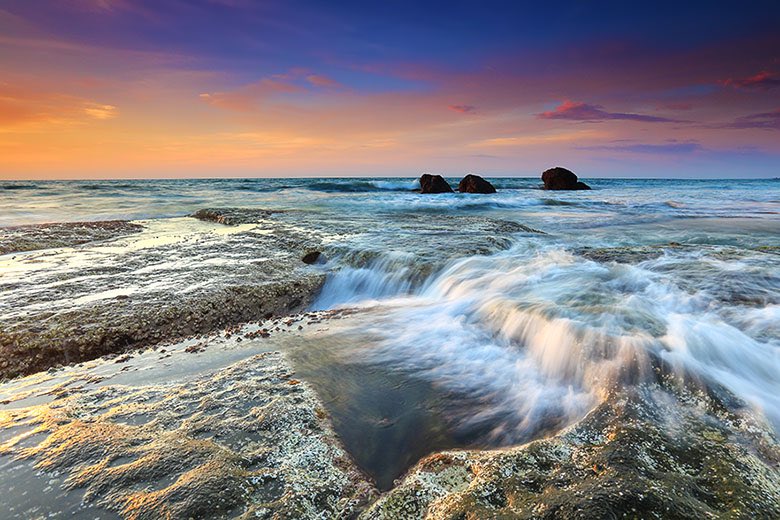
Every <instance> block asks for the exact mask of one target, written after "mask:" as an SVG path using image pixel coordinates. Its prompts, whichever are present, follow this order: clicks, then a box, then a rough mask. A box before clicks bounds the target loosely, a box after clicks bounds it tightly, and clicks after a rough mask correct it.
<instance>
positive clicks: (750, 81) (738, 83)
mask: <svg viewBox="0 0 780 520" xmlns="http://www.w3.org/2000/svg"><path fill="white" fill-rule="evenodd" d="M721 83H723V84H724V85H726V86H731V87H735V88H743V89H759V90H768V89H770V88H777V87H780V75H778V74H777V73H774V72H769V71H767V70H762V71H761V72H759V73H757V74H754V75H752V76H748V77H746V78H737V79H734V78H729V79H726V80H723V81H722V82H721Z"/></svg>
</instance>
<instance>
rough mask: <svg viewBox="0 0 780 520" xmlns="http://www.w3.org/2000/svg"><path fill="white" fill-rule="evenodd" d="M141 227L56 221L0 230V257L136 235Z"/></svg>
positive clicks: (117, 222) (119, 222)
mask: <svg viewBox="0 0 780 520" xmlns="http://www.w3.org/2000/svg"><path fill="white" fill-rule="evenodd" d="M142 229H143V226H142V225H140V224H136V223H133V222H127V221H125V220H104V221H97V222H60V223H55V224H36V225H29V226H13V227H4V228H0V255H5V254H8V253H18V252H23V251H35V250H38V249H51V248H55V247H72V246H75V245H79V244H86V243H88V242H98V241H101V240H108V239H112V238H117V237H121V236H124V235H129V234H131V233H138V232H140V231H141V230H142Z"/></svg>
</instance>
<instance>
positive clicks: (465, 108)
mask: <svg viewBox="0 0 780 520" xmlns="http://www.w3.org/2000/svg"><path fill="white" fill-rule="evenodd" d="M447 108H449V109H450V110H452V111H453V112H460V113H461V114H473V113H474V112H476V110H477V107H475V106H474V105H450V106H448V107H447Z"/></svg>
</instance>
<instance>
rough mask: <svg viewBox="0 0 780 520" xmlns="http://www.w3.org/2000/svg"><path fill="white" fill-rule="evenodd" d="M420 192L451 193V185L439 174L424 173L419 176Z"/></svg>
mask: <svg viewBox="0 0 780 520" xmlns="http://www.w3.org/2000/svg"><path fill="white" fill-rule="evenodd" d="M420 193H452V186H450V185H449V183H448V182H447V181H446V180H444V177H442V176H441V175H431V174H430V173H425V174H423V175H422V176H421V177H420Z"/></svg>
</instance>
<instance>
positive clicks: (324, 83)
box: [306, 74, 343, 88]
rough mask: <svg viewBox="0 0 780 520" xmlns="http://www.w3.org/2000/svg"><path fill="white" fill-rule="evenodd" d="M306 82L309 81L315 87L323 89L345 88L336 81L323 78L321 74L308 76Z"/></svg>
mask: <svg viewBox="0 0 780 520" xmlns="http://www.w3.org/2000/svg"><path fill="white" fill-rule="evenodd" d="M306 81H308V82H309V83H311V84H312V85H314V86H315V87H322V88H341V87H342V86H343V85H342V84H341V83H339V82H338V81H336V80H335V79H331V78H329V77H327V76H322V75H320V74H309V75H308V76H306Z"/></svg>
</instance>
